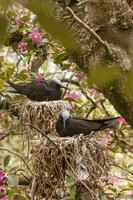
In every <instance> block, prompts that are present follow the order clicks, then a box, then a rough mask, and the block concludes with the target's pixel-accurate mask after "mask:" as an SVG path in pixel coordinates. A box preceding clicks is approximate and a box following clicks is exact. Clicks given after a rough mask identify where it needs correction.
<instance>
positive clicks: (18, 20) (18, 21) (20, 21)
mask: <svg viewBox="0 0 133 200" xmlns="http://www.w3.org/2000/svg"><path fill="white" fill-rule="evenodd" d="M15 21H16V23H17V24H19V25H22V24H23V23H24V22H23V20H22V19H21V18H16V19H15Z"/></svg>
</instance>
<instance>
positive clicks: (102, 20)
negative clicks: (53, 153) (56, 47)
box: [53, 0, 133, 125]
mask: <svg viewBox="0 0 133 200" xmlns="http://www.w3.org/2000/svg"><path fill="white" fill-rule="evenodd" d="M53 2H56V9H55V12H56V14H57V18H58V20H60V21H61V22H62V23H65V25H67V27H68V29H69V30H71V31H72V32H73V34H74V36H75V38H76V39H77V41H80V45H81V50H80V53H79V52H78V53H75V52H72V53H71V56H72V58H73V59H74V61H75V62H76V63H77V64H78V65H79V66H80V67H81V69H82V70H83V71H85V72H86V73H87V74H88V78H89V74H90V72H91V71H92V70H93V69H94V68H95V66H96V65H99V64H102V63H104V64H105V63H106V67H108V68H109V67H110V66H112V63H113V64H115V65H117V66H118V68H119V69H120V71H119V72H118V73H117V74H116V76H115V79H113V81H112V82H110V83H109V84H106V85H105V86H104V87H103V85H102V86H101V87H100V86H99V89H100V90H101V91H102V92H103V94H104V95H105V97H107V98H108V100H109V101H110V102H111V103H112V104H113V106H114V107H115V109H116V110H117V111H118V112H119V113H120V114H121V115H122V116H123V117H124V118H125V119H126V120H127V121H128V122H129V124H131V125H133V95H132V94H131V96H129V95H127V94H126V92H125V90H124V85H125V81H126V79H127V72H128V71H129V70H131V69H132V54H131V53H132V52H131V48H132V40H133V11H132V9H131V7H130V6H129V4H128V2H127V1H126V0H108V1H107V0H88V1H87V2H86V3H83V4H81V6H77V5H75V6H74V7H72V9H73V10H74V12H75V14H76V15H77V16H78V17H79V18H80V19H82V20H83V21H84V22H85V23H86V24H87V25H89V27H91V28H92V29H93V30H94V31H95V32H97V33H98V34H99V35H100V36H101V38H102V39H103V40H106V41H107V42H108V45H109V48H110V49H111V51H112V55H113V56H112V57H110V56H109V55H108V52H107V51H106V49H105V48H104V46H103V45H101V44H100V43H99V42H98V41H97V40H96V39H95V38H94V36H93V35H92V34H90V33H89V32H88V31H87V30H85V28H84V27H82V26H81V25H80V24H79V23H78V22H77V21H76V20H75V19H74V18H73V17H72V16H71V14H70V12H69V11H68V10H67V9H66V8H65V7H64V6H63V5H64V4H63V0H56V1H55V0H54V1H53ZM110 63H111V65H110ZM103 76H104V75H103ZM103 78H104V77H101V79H103ZM94 84H96V82H95V80H94Z"/></svg>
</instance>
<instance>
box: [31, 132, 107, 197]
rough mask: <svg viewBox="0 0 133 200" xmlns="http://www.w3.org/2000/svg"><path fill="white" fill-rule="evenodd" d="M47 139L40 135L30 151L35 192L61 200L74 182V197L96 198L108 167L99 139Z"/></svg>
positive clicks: (67, 194)
mask: <svg viewBox="0 0 133 200" xmlns="http://www.w3.org/2000/svg"><path fill="white" fill-rule="evenodd" d="M49 139H50V140H47V139H45V138H42V140H41V141H40V142H39V144H38V145H37V146H36V148H35V150H34V153H33V159H34V171H35V174H36V175H37V184H38V194H41V195H42V197H45V199H46V200H48V199H56V200H57V199H62V198H63V197H65V196H69V195H71V189H72V187H74V185H75V186H76V193H77V194H78V195H77V198H76V199H78V200H79V199H85V200H90V199H91V200H95V199H99V198H98V195H99V188H100V183H101V177H102V175H105V173H106V170H108V167H107V165H106V163H108V161H107V157H106V155H105V152H104V151H103V149H102V147H101V145H100V143H99V142H98V140H97V139H96V138H94V137H93V138H90V137H89V136H81V135H80V136H76V137H71V138H68V137H67V138H61V137H51V136H49ZM83 191H85V193H84V192H83ZM80 192H81V194H80ZM83 193H84V194H83ZM83 195H85V196H84V197H83ZM40 198H41V197H39V199H40ZM68 199H69V198H68ZM70 199H71V198H70Z"/></svg>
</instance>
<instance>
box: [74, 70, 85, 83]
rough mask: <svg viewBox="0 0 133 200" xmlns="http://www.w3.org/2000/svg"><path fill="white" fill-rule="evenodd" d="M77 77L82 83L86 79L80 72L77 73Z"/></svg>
mask: <svg viewBox="0 0 133 200" xmlns="http://www.w3.org/2000/svg"><path fill="white" fill-rule="evenodd" d="M75 76H76V77H77V78H78V79H79V80H80V81H82V80H84V78H85V77H84V76H83V75H82V74H81V73H80V72H77V73H76V74H75Z"/></svg>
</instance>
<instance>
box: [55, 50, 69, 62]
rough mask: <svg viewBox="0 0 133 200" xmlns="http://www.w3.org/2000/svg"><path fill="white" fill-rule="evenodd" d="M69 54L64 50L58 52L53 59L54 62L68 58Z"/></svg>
mask: <svg viewBox="0 0 133 200" xmlns="http://www.w3.org/2000/svg"><path fill="white" fill-rule="evenodd" d="M68 58H69V56H68V54H67V53H66V52H63V53H60V54H58V55H57V56H56V57H55V59H54V63H55V64H60V63H61V62H62V61H64V60H68Z"/></svg>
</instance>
